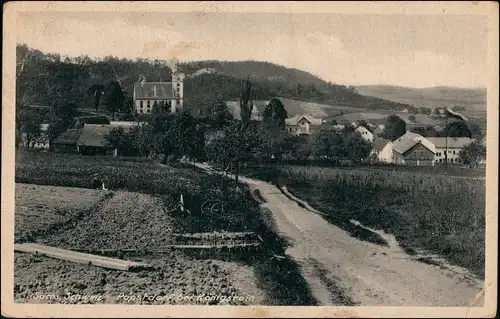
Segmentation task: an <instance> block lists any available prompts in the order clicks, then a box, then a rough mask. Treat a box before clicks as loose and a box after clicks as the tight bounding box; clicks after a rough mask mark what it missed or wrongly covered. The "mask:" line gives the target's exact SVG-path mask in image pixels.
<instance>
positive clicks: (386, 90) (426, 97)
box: [356, 85, 487, 112]
mask: <svg viewBox="0 0 500 319" xmlns="http://www.w3.org/2000/svg"><path fill="white" fill-rule="evenodd" d="M356 89H357V90H358V92H359V93H361V94H364V95H370V96H375V97H378V98H381V99H386V100H390V101H395V102H399V103H406V104H412V105H415V106H417V107H429V108H435V107H454V106H459V107H465V110H466V111H468V112H486V97H487V96H486V89H482V88H478V89H464V88H456V87H442V86H439V87H431V88H408V87H399V86H390V85H364V86H357V87H356Z"/></svg>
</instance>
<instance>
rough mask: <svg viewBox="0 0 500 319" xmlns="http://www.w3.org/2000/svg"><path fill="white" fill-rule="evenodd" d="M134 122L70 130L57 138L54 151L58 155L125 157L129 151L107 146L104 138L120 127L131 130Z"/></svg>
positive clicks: (113, 122) (89, 125)
mask: <svg viewBox="0 0 500 319" xmlns="http://www.w3.org/2000/svg"><path fill="white" fill-rule="evenodd" d="M134 125H137V123H136V122H120V121H111V122H109V124H87V123H85V124H84V125H83V127H80V128H70V129H68V130H66V131H65V132H64V133H62V134H61V135H60V136H59V137H57V138H56V139H55V140H54V142H53V144H54V150H55V151H56V152H60V153H79V154H85V155H113V156H118V155H127V154H128V153H129V151H130V150H120V149H116V148H114V147H112V146H111V145H109V143H108V141H107V139H106V136H107V135H108V134H109V133H110V132H111V130H112V129H114V128H118V127H122V128H123V129H124V130H125V131H127V130H129V129H131V128H132V127H133V126H134Z"/></svg>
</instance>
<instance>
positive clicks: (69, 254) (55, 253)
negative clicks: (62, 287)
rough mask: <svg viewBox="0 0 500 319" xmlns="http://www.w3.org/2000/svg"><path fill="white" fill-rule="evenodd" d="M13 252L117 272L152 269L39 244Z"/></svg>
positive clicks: (17, 248)
mask: <svg viewBox="0 0 500 319" xmlns="http://www.w3.org/2000/svg"><path fill="white" fill-rule="evenodd" d="M14 250H15V251H19V252H25V253H35V254H42V255H45V256H47V257H51V258H56V259H61V260H67V261H72V262H76V263H81V264H88V265H93V266H98V267H103V268H110V269H117V270H125V271H135V270H142V269H151V268H152V267H151V266H150V265H148V264H145V263H139V262H134V261H129V260H121V259H115V258H109V257H104V256H98V255H91V254H85V253H81V252H76V251H71V250H67V249H61V248H56V247H51V246H45V245H40V244H15V245H14Z"/></svg>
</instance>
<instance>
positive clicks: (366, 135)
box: [355, 125, 373, 143]
mask: <svg viewBox="0 0 500 319" xmlns="http://www.w3.org/2000/svg"><path fill="white" fill-rule="evenodd" d="M355 131H356V132H357V133H359V135H361V137H362V138H363V139H364V140H365V141H367V142H369V143H373V133H372V132H370V130H369V129H367V128H366V127H364V126H361V125H359V126H358V127H356V129H355Z"/></svg>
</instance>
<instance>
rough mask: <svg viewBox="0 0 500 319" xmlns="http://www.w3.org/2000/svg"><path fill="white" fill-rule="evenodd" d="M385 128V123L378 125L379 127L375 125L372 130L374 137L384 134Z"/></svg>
mask: <svg viewBox="0 0 500 319" xmlns="http://www.w3.org/2000/svg"><path fill="white" fill-rule="evenodd" d="M384 129H385V125H383V124H379V125H377V127H375V129H374V130H373V132H372V133H373V137H374V138H377V137H380V136H381V135H382V133H383V132H384Z"/></svg>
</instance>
